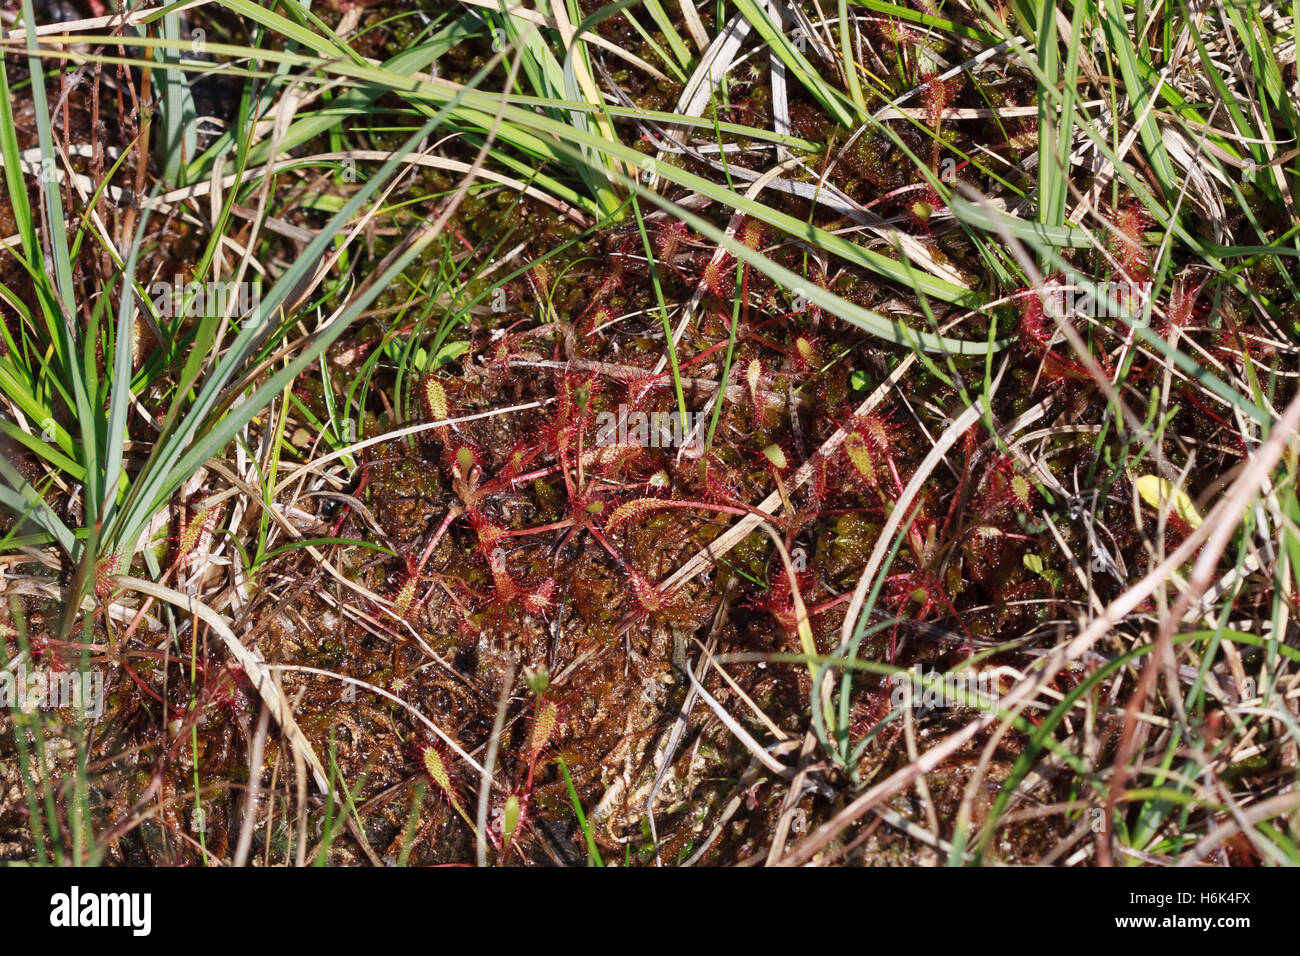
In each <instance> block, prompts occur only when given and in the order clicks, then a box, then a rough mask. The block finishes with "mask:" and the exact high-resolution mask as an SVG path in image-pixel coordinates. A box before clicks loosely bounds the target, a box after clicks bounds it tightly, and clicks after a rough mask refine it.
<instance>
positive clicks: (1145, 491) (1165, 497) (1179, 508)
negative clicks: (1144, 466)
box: [1133, 475, 1201, 528]
mask: <svg viewBox="0 0 1300 956" xmlns="http://www.w3.org/2000/svg"><path fill="white" fill-rule="evenodd" d="M1133 484H1134V485H1136V486H1137V491H1138V494H1139V495H1141V496H1142V500H1143V501H1145V502H1146V503H1147V504H1149V505H1150V506H1151V507H1152V508H1154V509H1155V510H1156V511H1160V510H1161V509H1162V508H1165V507H1168V509H1169V512H1170V513H1171V514H1175V515H1177V516H1178V517H1180V518H1182V519H1183V520H1184V521H1186V522H1187V523H1188V524H1189V525H1190V526H1191V527H1192V528H1199V527H1200V526H1201V516H1200V515H1199V514H1198V513H1197V511H1196V506H1195V505H1194V504H1192V499H1191V498H1190V497H1189V496H1188V494H1187V492H1185V491H1183V489H1181V488H1176V487H1174V485H1173V484H1172V483H1170V482H1168V481H1165V479H1163V478H1161V477H1159V476H1158V475H1143V476H1142V477H1140V478H1138V479H1137V480H1136V481H1134V482H1133ZM1166 502H1168V505H1166Z"/></svg>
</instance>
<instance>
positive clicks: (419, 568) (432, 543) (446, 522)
mask: <svg viewBox="0 0 1300 956" xmlns="http://www.w3.org/2000/svg"><path fill="white" fill-rule="evenodd" d="M461 514H462V512H461V509H460V508H456V507H452V508H448V509H447V516H446V517H445V518H443V519H442V524H440V525H438V530H437V531H436V532H434V535H433V537H432V538H431V539H430V540H429V543H428V544H427V545H426V546H425V548H424V554H422V555H420V560H419V562H417V563H416V565H415V573H416V574H423V573H424V566H425V565H426V564H428V563H429V558H431V557H432V556H433V549H434V548H436V547H437V546H438V542H439V541H441V540H442V536H443V535H444V534H446V533H447V529H448V528H449V527H451V523H452V521H454V520H455V519H456V518H458V517H459V516H460V515H461Z"/></svg>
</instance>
